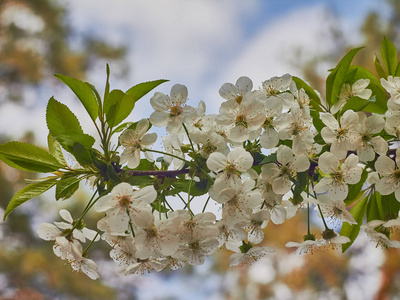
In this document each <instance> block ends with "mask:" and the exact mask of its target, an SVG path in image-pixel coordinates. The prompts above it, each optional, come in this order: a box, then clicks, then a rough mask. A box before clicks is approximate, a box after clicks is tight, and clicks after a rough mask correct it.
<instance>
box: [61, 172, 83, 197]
mask: <svg viewBox="0 0 400 300" xmlns="http://www.w3.org/2000/svg"><path fill="white" fill-rule="evenodd" d="M80 181H81V178H78V177H77V176H75V177H69V178H61V179H60V180H59V181H57V183H56V200H59V199H62V200H66V199H69V198H71V196H72V195H73V194H74V193H75V192H76V191H77V190H78V188H79V182H80Z"/></svg>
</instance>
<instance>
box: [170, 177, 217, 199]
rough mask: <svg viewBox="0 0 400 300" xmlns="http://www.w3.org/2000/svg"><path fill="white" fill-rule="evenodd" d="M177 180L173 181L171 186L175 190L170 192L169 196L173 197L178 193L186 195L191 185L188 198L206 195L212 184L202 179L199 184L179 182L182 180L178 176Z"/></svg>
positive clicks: (185, 181)
mask: <svg viewBox="0 0 400 300" xmlns="http://www.w3.org/2000/svg"><path fill="white" fill-rule="evenodd" d="M179 178H180V180H177V181H174V182H173V183H172V186H173V187H174V188H175V189H174V190H171V193H169V195H175V194H178V193H180V192H184V193H188V192H189V186H190V183H191V187H190V196H196V197H197V196H201V195H204V194H206V193H207V192H208V190H209V189H210V187H211V185H212V182H211V181H209V180H208V179H202V180H200V181H199V182H195V181H190V180H181V179H182V178H183V177H182V176H179Z"/></svg>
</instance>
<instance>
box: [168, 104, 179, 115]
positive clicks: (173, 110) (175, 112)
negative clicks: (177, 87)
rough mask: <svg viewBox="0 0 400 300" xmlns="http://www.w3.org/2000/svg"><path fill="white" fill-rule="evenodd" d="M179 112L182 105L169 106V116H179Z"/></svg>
mask: <svg viewBox="0 0 400 300" xmlns="http://www.w3.org/2000/svg"><path fill="white" fill-rule="evenodd" d="M181 114H182V107H180V106H179V105H176V106H172V107H171V110H170V113H169V115H170V117H175V116H179V115H181Z"/></svg>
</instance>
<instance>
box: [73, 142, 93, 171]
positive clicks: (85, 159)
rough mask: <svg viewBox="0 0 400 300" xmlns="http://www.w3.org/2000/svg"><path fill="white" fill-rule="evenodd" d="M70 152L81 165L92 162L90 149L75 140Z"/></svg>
mask: <svg viewBox="0 0 400 300" xmlns="http://www.w3.org/2000/svg"><path fill="white" fill-rule="evenodd" d="M72 154H73V155H74V156H75V158H76V160H77V161H78V162H79V163H80V165H81V166H88V165H90V164H92V156H91V154H90V149H89V150H88V149H86V148H85V147H84V146H83V145H82V144H79V143H76V142H75V143H74V145H73V146H72Z"/></svg>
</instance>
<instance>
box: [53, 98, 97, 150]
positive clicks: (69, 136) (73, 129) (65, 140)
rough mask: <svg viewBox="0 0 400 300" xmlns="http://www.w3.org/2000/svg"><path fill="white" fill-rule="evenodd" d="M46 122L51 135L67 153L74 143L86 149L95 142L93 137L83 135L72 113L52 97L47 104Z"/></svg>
mask: <svg viewBox="0 0 400 300" xmlns="http://www.w3.org/2000/svg"><path fill="white" fill-rule="evenodd" d="M46 122H47V127H48V128H49V131H50V133H51V135H52V136H53V137H55V138H56V139H57V141H58V142H59V143H60V144H61V146H63V147H64V149H66V150H67V151H69V152H71V151H72V147H73V145H74V143H75V142H77V143H80V144H82V145H83V146H85V148H88V149H89V148H91V147H92V146H93V144H94V142H95V140H94V138H93V137H91V136H90V135H87V134H84V133H83V131H82V128H81V125H80V124H79V121H78V119H77V117H76V116H75V115H74V114H73V112H72V111H71V110H70V109H69V108H68V107H67V106H66V105H64V104H62V103H60V102H58V101H57V100H55V99H54V98H53V97H52V98H50V100H49V103H48V104H47V110H46Z"/></svg>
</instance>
